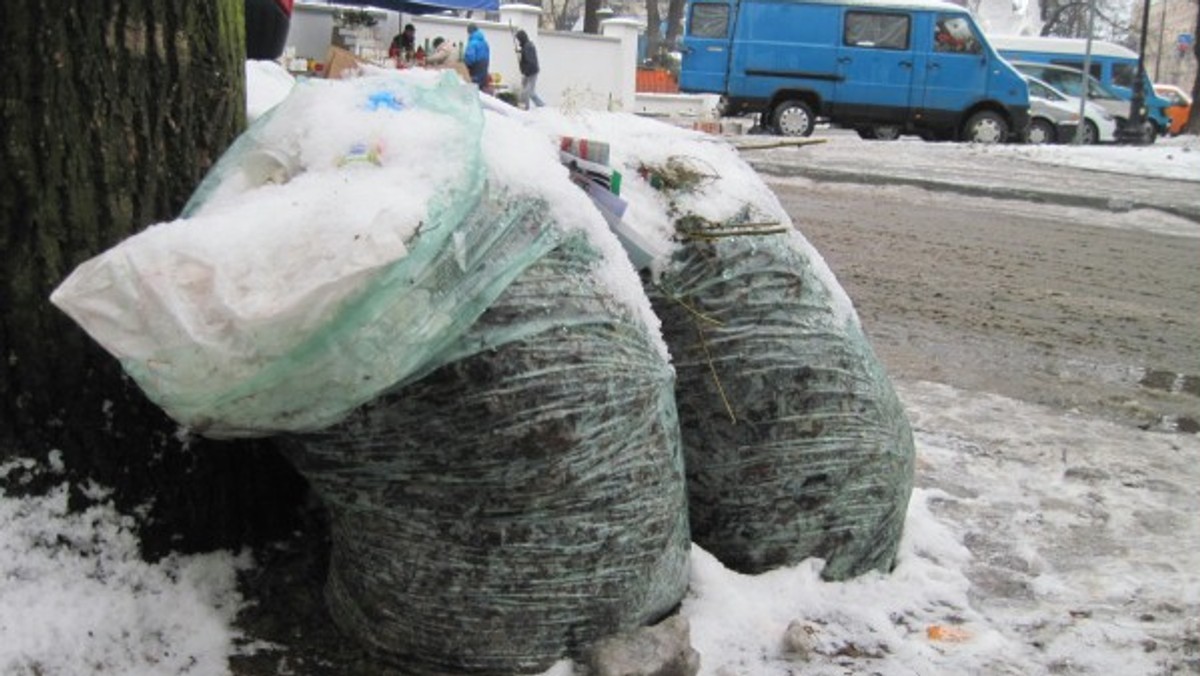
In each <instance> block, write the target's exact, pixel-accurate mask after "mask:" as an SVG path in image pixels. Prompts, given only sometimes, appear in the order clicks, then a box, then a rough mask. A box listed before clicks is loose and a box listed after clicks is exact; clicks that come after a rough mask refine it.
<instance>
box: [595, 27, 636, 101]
mask: <svg viewBox="0 0 1200 676" xmlns="http://www.w3.org/2000/svg"><path fill="white" fill-rule="evenodd" d="M641 30H642V24H641V22H640V21H638V20H637V19H609V20H607V21H604V22H602V23H601V24H600V32H601V33H602V34H603V35H606V36H609V37H614V38H617V39H619V40H620V41H621V60H620V68H621V79H620V85H619V87H618V89H617V92H616V98H615V99H614V100H613V103H612V105H611V108H612V109H613V110H621V111H631V110H633V109H634V97H635V96H636V92H637V39H638V33H640V32H641Z"/></svg>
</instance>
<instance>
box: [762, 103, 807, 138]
mask: <svg viewBox="0 0 1200 676" xmlns="http://www.w3.org/2000/svg"><path fill="white" fill-rule="evenodd" d="M771 125H772V126H773V127H775V133H777V134H779V135H780V136H809V135H811V134H812V133H813V127H815V126H816V121H815V120H814V119H813V114H812V108H809V107H808V104H807V103H805V102H803V101H797V100H794V99H793V100H791V101H784V102H783V103H781V104H779V105H778V106H776V107H775V111H774V112H773V113H772V114H771Z"/></svg>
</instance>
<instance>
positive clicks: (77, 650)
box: [0, 454, 251, 676]
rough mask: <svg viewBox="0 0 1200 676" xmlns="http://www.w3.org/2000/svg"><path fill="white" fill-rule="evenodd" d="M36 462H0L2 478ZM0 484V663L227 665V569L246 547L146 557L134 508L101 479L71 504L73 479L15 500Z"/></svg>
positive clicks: (234, 602) (230, 588)
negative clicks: (76, 505) (109, 492)
mask: <svg viewBox="0 0 1200 676" xmlns="http://www.w3.org/2000/svg"><path fill="white" fill-rule="evenodd" d="M53 455H54V454H52V456H53ZM56 469H57V470H58V471H59V472H61V471H62V468H61V464H60V465H58V467H56ZM36 471H40V469H39V468H38V467H37V466H36V465H35V464H34V463H33V462H32V461H16V462H11V463H8V464H5V465H2V466H0V482H5V481H12V480H14V479H15V480H17V481H19V480H20V479H21V478H22V477H25V476H27V475H28V474H29V473H32V472H36ZM2 485H3V483H0V524H2V526H0V673H4V674H19V675H24V674H31V675H32V674H41V675H44V676H72V675H74V674H85V673H106V674H129V675H139V674H144V675H146V676H150V675H159V674H185V673H186V674H197V675H211V676H218V675H220V674H225V673H227V666H226V662H227V657H228V655H229V654H231V653H232V651H233V640H234V638H235V637H236V636H237V632H236V631H235V630H233V629H232V623H233V619H234V617H235V616H236V615H237V612H238V609H239V608H240V607H241V603H242V599H241V596H240V594H239V593H238V591H237V580H236V576H237V571H238V570H241V569H245V568H247V567H249V566H250V565H251V561H250V557H249V555H248V554H243V555H240V556H234V555H232V554H230V553H227V552H214V553H211V554H203V555H198V556H177V555H172V556H169V557H167V558H165V559H163V560H162V561H160V562H158V563H155V564H148V563H146V562H144V561H143V560H142V559H141V556H140V554H139V552H138V540H137V537H136V536H135V535H134V534H133V525H134V521H133V518H132V517H129V516H125V515H121V514H119V513H117V511H116V510H115V509H114V508H113V506H112V504H111V503H110V502H105V494H104V491H103V490H102V489H100V488H98V487H95V486H91V487H88V488H85V489H84V490H83V491H81V492H82V493H85V494H86V497H87V499H88V501H89V502H91V503H92V505H91V506H90V507H88V508H87V509H84V510H83V511H74V512H73V511H70V510H69V509H68V502H69V501H70V500H71V492H72V490H75V491H79V490H80V489H78V488H75V489H73V488H71V487H70V486H68V485H67V484H66V483H63V484H61V485H59V486H58V487H56V488H54V489H53V490H51V491H50V492H48V493H47V494H45V495H43V496H39V497H24V498H22V497H11V496H9V495H7V494H6V493H5V491H4V490H3V488H2ZM76 497H77V499H78V496H76Z"/></svg>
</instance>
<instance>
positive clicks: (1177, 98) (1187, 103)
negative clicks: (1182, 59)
mask: <svg viewBox="0 0 1200 676" xmlns="http://www.w3.org/2000/svg"><path fill="white" fill-rule="evenodd" d="M1154 93H1155V94H1158V95H1159V96H1161V97H1162V98H1164V99H1166V100H1167V101H1170V102H1171V105H1169V106H1167V117H1169V118H1171V126H1170V127H1169V128H1168V129H1167V133H1169V134H1171V135H1172V136H1174V135H1176V134H1179V133H1180V132H1182V131H1183V126H1184V125H1185V124H1187V120H1188V116H1189V115H1191V114H1192V97H1190V96H1188V95H1187V94H1185V93H1183V90H1182V89H1180V88H1179V87H1176V86H1175V85H1169V84H1156V85H1154Z"/></svg>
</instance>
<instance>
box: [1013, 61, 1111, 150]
mask: <svg viewBox="0 0 1200 676" xmlns="http://www.w3.org/2000/svg"><path fill="white" fill-rule="evenodd" d="M1025 80H1026V82H1027V83H1028V84H1029V133H1028V136H1027V141H1028V142H1029V143H1055V142H1059V143H1069V142H1071V141H1072V140H1073V139H1074V138H1075V133H1076V130H1077V129H1078V128H1079V99H1078V98H1077V97H1074V96H1068V95H1067V94H1064V93H1063V92H1061V91H1059V90H1058V89H1055V88H1054V87H1051V86H1050V85H1049V84H1047V83H1046V82H1043V81H1042V80H1039V79H1038V78H1036V77H1031V76H1029V75H1026V76H1025ZM1083 110H1084V124H1083V130H1082V131H1083V138H1082V139H1080V140H1081V142H1082V143H1086V144H1091V143H1101V142H1111V141H1114V140H1116V132H1117V121H1116V119H1115V118H1113V116H1112V115H1110V114H1109V113H1108V111H1107V110H1105V109H1103V108H1101V107H1100V106H1098V105H1096V104H1095V103H1092V102H1091V101H1088V102H1087V104H1086V105H1085V106H1084V109H1083Z"/></svg>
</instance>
